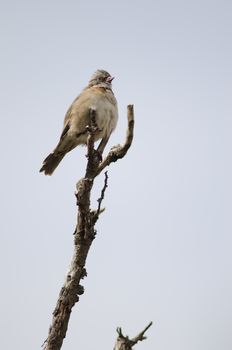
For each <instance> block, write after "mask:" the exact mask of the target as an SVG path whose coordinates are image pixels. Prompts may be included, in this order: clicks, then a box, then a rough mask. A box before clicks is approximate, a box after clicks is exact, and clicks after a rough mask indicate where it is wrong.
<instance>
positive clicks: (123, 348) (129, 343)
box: [114, 322, 152, 350]
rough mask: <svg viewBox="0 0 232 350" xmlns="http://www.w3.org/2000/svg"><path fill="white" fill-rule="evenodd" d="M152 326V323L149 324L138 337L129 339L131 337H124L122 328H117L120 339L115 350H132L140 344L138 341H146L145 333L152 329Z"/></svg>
mask: <svg viewBox="0 0 232 350" xmlns="http://www.w3.org/2000/svg"><path fill="white" fill-rule="evenodd" d="M151 325H152V322H150V323H149V325H148V326H147V327H146V328H145V329H144V330H143V331H142V332H140V333H139V334H138V335H137V336H136V337H134V338H132V339H129V337H128V336H127V335H126V336H125V335H123V333H122V329H121V328H120V327H118V328H117V333H118V338H117V341H116V344H115V347H114V350H132V347H133V346H134V345H135V344H137V343H138V341H142V340H144V339H146V337H145V336H144V333H145V332H146V331H147V330H148V328H150V327H151Z"/></svg>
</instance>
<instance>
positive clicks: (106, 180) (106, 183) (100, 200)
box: [96, 171, 109, 216]
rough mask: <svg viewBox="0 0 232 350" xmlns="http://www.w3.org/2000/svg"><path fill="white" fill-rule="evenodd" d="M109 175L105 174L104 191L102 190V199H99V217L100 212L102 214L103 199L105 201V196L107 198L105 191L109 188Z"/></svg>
mask: <svg viewBox="0 0 232 350" xmlns="http://www.w3.org/2000/svg"><path fill="white" fill-rule="evenodd" d="M108 178H109V177H108V173H107V171H106V172H105V181H104V187H103V189H102V191H101V197H100V198H98V200H97V201H98V208H97V213H96V214H97V216H99V214H100V212H101V204H102V201H103V199H104V196H105V191H106V189H107V187H108Z"/></svg>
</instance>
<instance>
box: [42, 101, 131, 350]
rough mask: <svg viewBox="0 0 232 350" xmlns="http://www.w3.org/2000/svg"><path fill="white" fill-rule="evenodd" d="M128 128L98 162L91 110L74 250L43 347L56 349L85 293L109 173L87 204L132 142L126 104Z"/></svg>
mask: <svg viewBox="0 0 232 350" xmlns="http://www.w3.org/2000/svg"><path fill="white" fill-rule="evenodd" d="M127 111H128V114H127V115H128V130H127V136H126V141H125V144H124V145H123V146H117V147H115V148H114V149H112V150H111V151H110V152H109V154H108V155H107V156H106V158H105V159H104V160H103V161H102V162H100V157H99V154H98V152H97V151H96V150H95V149H94V136H95V134H96V133H97V132H98V127H97V125H96V120H95V115H96V112H95V110H93V109H91V110H90V119H91V123H90V125H89V126H88V127H87V132H88V133H89V136H88V141H87V159H88V160H87V167H86V172H85V177H84V178H82V179H81V180H80V181H79V182H78V183H77V192H76V201H77V206H78V213H77V224H76V229H75V232H74V252H73V257H72V260H71V264H70V267H69V271H68V273H67V276H66V279H65V282H64V284H63V287H62V288H61V290H60V293H59V297H58V300H57V303H56V307H55V310H54V312H53V319H52V324H51V326H50V328H49V333H48V337H47V339H46V340H45V342H44V344H43V349H44V350H59V349H61V346H62V344H63V340H64V338H65V336H66V332H67V328H68V323H69V318H70V314H71V312H72V308H73V306H74V305H75V303H76V302H78V301H79V296H80V295H82V294H83V293H84V287H83V286H82V285H81V284H80V282H81V279H83V278H84V277H85V276H87V272H86V269H85V263H86V258H87V255H88V252H89V249H90V247H91V244H92V242H93V240H94V238H95V235H96V230H95V224H96V222H97V220H98V218H99V214H100V213H101V212H102V211H103V210H102V209H101V204H102V201H103V199H104V195H105V191H106V188H107V184H108V175H107V173H105V181H104V186H103V189H102V191H101V196H100V198H99V200H98V208H97V210H95V211H94V210H92V209H91V208H90V194H91V190H92V187H93V184H94V179H95V177H96V176H98V175H99V174H100V173H101V172H102V171H103V169H104V168H105V167H106V166H107V165H109V164H110V163H112V162H115V161H117V160H118V159H119V158H123V157H124V156H125V155H126V153H127V151H128V149H129V147H130V146H131V143H132V139H133V130H134V112H133V106H132V105H130V106H128V107H127Z"/></svg>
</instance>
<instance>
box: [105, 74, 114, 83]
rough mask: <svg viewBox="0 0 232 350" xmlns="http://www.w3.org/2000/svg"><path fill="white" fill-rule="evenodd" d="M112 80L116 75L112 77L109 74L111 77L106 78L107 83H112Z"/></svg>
mask: <svg viewBox="0 0 232 350" xmlns="http://www.w3.org/2000/svg"><path fill="white" fill-rule="evenodd" d="M112 80H114V77H111V76H109V77H108V78H107V79H106V81H107V83H111V82H112Z"/></svg>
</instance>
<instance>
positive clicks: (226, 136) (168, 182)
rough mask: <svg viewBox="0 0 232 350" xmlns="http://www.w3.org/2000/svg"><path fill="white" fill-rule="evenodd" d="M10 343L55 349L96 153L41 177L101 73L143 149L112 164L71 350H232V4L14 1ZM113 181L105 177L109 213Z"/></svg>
mask: <svg viewBox="0 0 232 350" xmlns="http://www.w3.org/2000/svg"><path fill="white" fill-rule="evenodd" d="M0 16H1V19H0V29H1V30H0V35H1V41H0V44H1V79H0V87H1V124H2V128H1V131H2V133H1V152H2V157H1V159H2V163H1V178H2V179H1V183H2V186H1V214H2V219H1V238H0V239H1V242H0V247H1V254H0V257H1V264H0V273H1V284H2V285H1V298H0V304H1V305H0V309H1V318H0V322H1V324H0V329H1V347H2V348H3V349H4V350H12V349H16V348H17V350H25V349H40V346H41V344H42V343H43V341H44V340H45V339H46V336H47V332H48V328H49V325H50V322H51V315H52V311H53V309H54V306H55V303H56V300H57V296H58V293H59V290H60V287H61V286H62V284H63V281H64V278H65V273H66V271H67V268H68V265H69V262H70V259H71V256H72V251H73V235H72V233H73V230H74V227H75V222H76V209H77V208H76V206H75V197H74V191H75V184H76V182H77V181H78V180H79V179H80V177H82V176H83V174H84V170H85V164H86V158H85V153H86V151H85V149H84V148H79V149H75V150H74V151H72V152H71V153H70V154H69V155H67V156H66V157H65V159H64V160H63V161H62V163H61V164H60V166H59V167H58V168H57V170H56V171H55V173H54V175H53V176H52V177H45V176H44V175H43V174H40V173H39V172H38V171H39V168H40V166H41V163H42V160H43V159H44V157H45V156H46V155H47V154H48V153H49V152H50V151H52V149H53V148H54V147H55V145H56V143H57V141H58V138H59V135H60V132H61V128H62V123H63V118H64V114H65V112H66V110H67V108H68V107H69V105H70V103H71V102H72V101H73V99H74V98H75V97H76V96H77V95H78V94H79V93H80V91H81V90H82V89H83V88H84V87H85V85H86V84H87V82H88V80H89V77H90V76H91V74H92V73H93V72H94V71H95V70H96V69H98V68H100V69H105V70H108V71H109V72H110V73H111V74H112V75H113V76H115V80H114V81H113V90H114V92H115V95H116V97H117V99H118V104H119V114H120V115H119V122H118V127H117V129H116V131H115V132H114V134H113V135H112V137H111V139H110V142H109V144H108V149H109V148H110V147H112V146H113V145H115V144H118V143H121V142H123V141H124V136H125V132H126V106H127V104H129V103H133V104H134V105H135V118H136V125H135V139H134V142H133V145H132V148H131V149H130V151H129V152H128V155H127V156H126V157H125V158H124V159H123V160H122V161H119V162H117V163H116V164H113V165H112V166H111V167H110V169H109V187H108V189H107V193H106V196H105V200H104V205H105V206H106V208H107V210H106V212H105V213H104V214H102V216H101V218H100V220H99V222H98V223H97V230H98V235H97V238H96V240H95V241H94V243H93V246H92V249H91V251H90V254H89V257H88V261H87V271H88V277H87V278H86V279H85V280H84V281H83V284H84V287H85V294H84V295H83V296H81V299H80V303H78V304H77V305H76V306H75V308H74V310H73V312H72V315H71V320H70V325H69V329H68V333H67V337H66V339H65V342H64V345H63V349H64V350H76V349H85V350H92V349H94V348H101V349H112V348H113V345H114V342H115V339H116V331H115V330H116V327H117V326H122V328H123V330H124V332H125V333H126V334H128V335H130V336H134V335H135V334H137V332H139V331H140V330H142V328H143V327H144V326H146V324H148V323H149V321H151V320H152V321H153V322H154V325H153V326H152V328H150V329H149V331H148V332H147V336H148V339H147V340H146V341H144V342H142V343H140V344H138V345H137V347H136V349H138V350H139V349H140V350H146V349H154V350H169V349H170V350H196V349H197V350H219V349H220V350H229V349H231V348H232V333H231V324H232V302H231V294H232V277H231V267H232V254H231V244H232V239H231V233H232V220H231V217H232V216H231V209H232V200H231V198H232V185H231V178H232V166H231V156H232V155H231V153H232V150H231V146H232V141H231V131H232V114H231V112H232V99H231V92H232V67H231V62H232V40H231V32H232V24H231V16H232V4H231V1H229V0H228V1H224V0H220V1H219V0H218V1H214V0H208V1H206V0H201V1H200V0H195V1H188V0H185V1H184V0H183V1H180V0H179V1H175V0H173V1H171V0H162V1H161V0H158V1H154V0H153V1H152V0H151V1H149V0H144V1H137V0H133V1H132V0H131V1H122V0H118V1H114V2H112V1H109V0H108V1H106V0H105V1H104V0H98V1H92V2H90V1H85V2H84V1H78V0H77V1H74V0H73V1H54V0H49V1H45V0H40V1H29V0H28V1H26V0H21V1H16V0H14V1H12V0H8V1H3V0H2V2H1V11H0ZM103 181H104V178H103V177H102V176H100V177H99V178H98V179H97V183H96V187H95V190H94V193H93V201H92V206H93V207H96V206H97V202H96V198H98V196H99V193H100V190H101V187H102V184H103Z"/></svg>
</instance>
